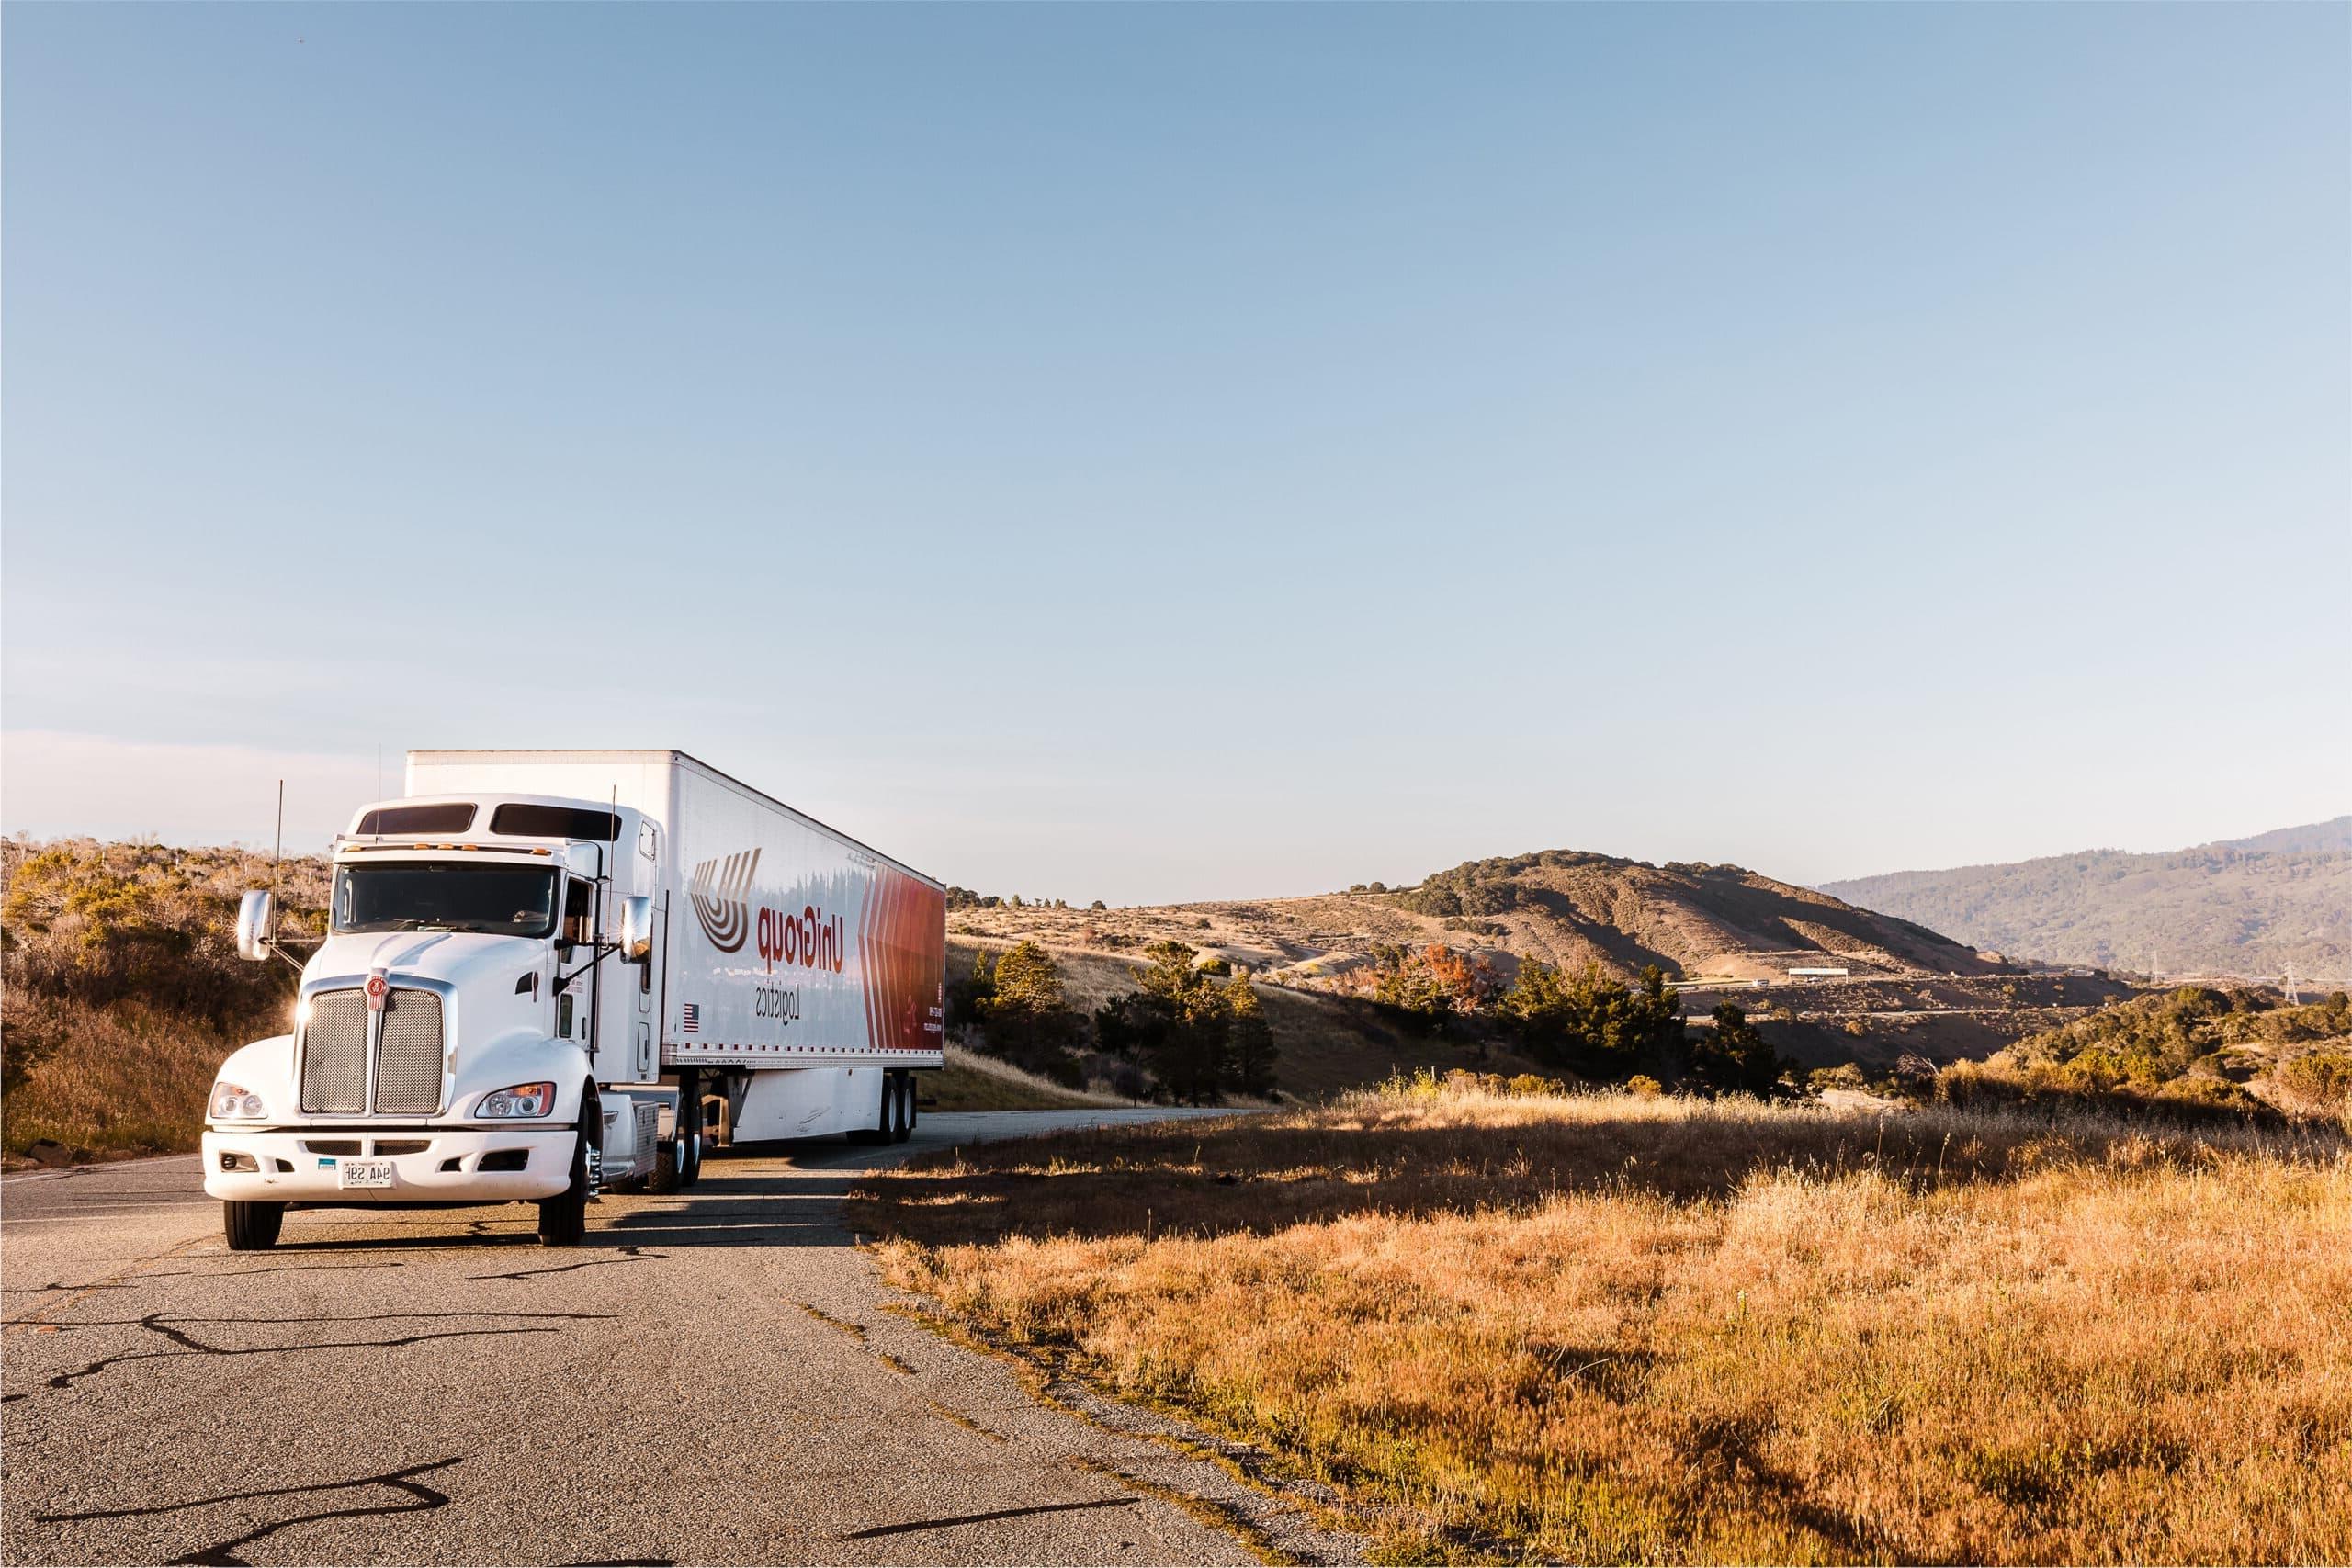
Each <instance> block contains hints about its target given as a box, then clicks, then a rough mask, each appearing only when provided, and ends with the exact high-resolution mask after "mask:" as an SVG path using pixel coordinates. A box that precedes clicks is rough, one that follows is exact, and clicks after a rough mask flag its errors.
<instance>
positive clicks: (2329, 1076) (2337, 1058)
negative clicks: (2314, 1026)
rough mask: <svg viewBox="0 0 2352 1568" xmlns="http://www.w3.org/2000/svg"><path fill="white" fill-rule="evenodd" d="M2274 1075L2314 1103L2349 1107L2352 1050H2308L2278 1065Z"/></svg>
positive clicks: (2282, 1083)
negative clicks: (2283, 1064)
mask: <svg viewBox="0 0 2352 1568" xmlns="http://www.w3.org/2000/svg"><path fill="white" fill-rule="evenodd" d="M2343 994H2344V993H2343V992H2341V991H2338V992H2337V993H2336V996H2337V997H2341V996H2342V995H2343ZM2277 1076H2278V1083H2279V1085H2280V1086H2281V1087H2282V1088H2284V1089H2289V1090H2290V1091H2292V1092H2293V1093H2295V1094H2297V1095H2300V1096H2301V1097H2302V1098H2303V1099H2305V1100H2311V1101H2312V1102H2313V1103H2314V1104H2317V1105H2323V1106H2325V1107H2327V1108H2328V1109H2330V1110H2334V1111H2342V1110H2347V1109H2352V1051H2347V1050H2323V1051H2309V1052H2306V1053H2304V1054H2303V1055H2300V1056H2297V1057H2295V1058H2294V1059H2293V1060H2291V1061H2290V1062H2288V1063H2287V1064H2286V1065H2285V1066H2281V1067H2280V1068H2279V1069H2278V1075H2277Z"/></svg>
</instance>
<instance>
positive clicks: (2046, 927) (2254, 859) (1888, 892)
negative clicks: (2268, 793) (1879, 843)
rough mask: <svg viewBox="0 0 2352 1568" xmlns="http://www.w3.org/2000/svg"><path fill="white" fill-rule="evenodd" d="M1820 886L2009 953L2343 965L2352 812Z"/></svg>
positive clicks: (2253, 965)
mask: <svg viewBox="0 0 2352 1568" xmlns="http://www.w3.org/2000/svg"><path fill="white" fill-rule="evenodd" d="M1821 891H1822V892H1824V893H1826V894H1829V895H1831V896H1833V897H1838V898H1840V899H1844V900H1846V901H1848V902H1849V903H1852V904H1858V905H1860V906H1863V907H1864V908H1871V909H1879V910H1883V911H1885V912H1886V913H1888V914H1889V915H1892V916H1894V917H1895V918H1897V919H1904V920H1910V921H1917V922H1918V923H1920V924H1923V925H1929V926H1933V927H1934V928H1935V929H1937V930H1938V931H1949V932H1951V934H1952V935H1954V936H1956V937H1959V938H1960V939H1961V940H1962V941H1964V942H1972V943H1973V944H1975V945H1977V946H1979V947H1983V948H1986V949H1990V950H1993V951H1996V952H1999V953H2006V954H2009V955H2011V956H2025V957H2031V958H2038V959H2043V960H2047V961H2050V962H2052V963H2060V964H2089V965H2092V966H2094V967H2098V968H2126V969H2131V970H2133V971H2143V970H2149V969H2154V970H2157V971H2160V972H2163V973H2167V974H2175V975H2177V974H2199V975H2216V976H2227V975H2243V976H2275V975H2278V974H2279V973H2281V972H2282V971H2283V970H2284V969H2285V968H2286V967H2287V966H2288V965H2290V964H2292V965H2293V966H2294V970H2295V973H2296V974H2297V975H2298V976H2305V977H2318V978H2323V979H2341V978H2345V977H2347V976H2352V816H2347V817H2338V818H2335V819H2334V820H2333V821H2329V822H2321V823H2313V824H2312V825H2310V826H2308V827H2301V828H2284V829H2278V830H2277V831H2275V832H2269V833H2263V834H2260V835H2257V836H2256V837H2254V838H2250V839H2235V840H2222V841H2220V842H2217V843H2211V844H2202V845H2199V846H2198V847H2197V848H2195V849H2188V850H2179V851H2176V852H2172V853H2168V854H2126V853H2124V852H2121V851H2120V850H2085V851H2083V852H2081V853H2079V854H2071V855H2051V856H2047V857H2045V858H2043V859H2041V860H2029V861H2019V862H2017V863H2012V864H2007V865H1970V866H1959V867H1955V868H1954V869H1952V870H1949V871H1899V872H1894V873H1892V874H1888V875H1884V876H1868V877H1860V878H1858V879H1856V880H1853V881H1849V882H1831V883H1825V884H1824V885H1823V886H1822V888H1821Z"/></svg>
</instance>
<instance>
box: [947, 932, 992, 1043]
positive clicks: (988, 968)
mask: <svg viewBox="0 0 2352 1568" xmlns="http://www.w3.org/2000/svg"><path fill="white" fill-rule="evenodd" d="M995 995H996V961H995V960H994V959H992V958H990V957H989V953H988V949H986V948H982V949H980V951H979V952H978V953H974V954H973V955H972V972H971V973H970V974H969V975H967V976H965V977H964V978H963V979H961V980H950V981H948V982H947V1027H948V1030H949V1031H950V1032H956V1033H960V1032H964V1031H966V1030H971V1029H978V1028H979V1027H980V1026H981V1025H982V1024H983V1023H984V1022H985V1021H987V1018H988V1004H989V998H991V997H993V996H995Z"/></svg>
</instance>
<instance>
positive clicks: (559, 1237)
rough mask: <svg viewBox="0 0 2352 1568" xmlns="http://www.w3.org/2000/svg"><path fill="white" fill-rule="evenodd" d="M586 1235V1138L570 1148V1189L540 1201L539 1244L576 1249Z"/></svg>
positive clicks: (581, 1138)
mask: <svg viewBox="0 0 2352 1568" xmlns="http://www.w3.org/2000/svg"><path fill="white" fill-rule="evenodd" d="M587 1234H588V1134H585V1133H582V1134H580V1141H579V1142H578V1143H576V1144H574V1145H571V1186H569V1187H567V1188H565V1189H564V1190H562V1191H560V1192H559V1193H557V1194H556V1195H555V1196H554V1197H552V1198H542V1199H540V1200H539V1244H540V1245H541V1246H542V1247H577V1246H579V1245H580V1240H581V1238H582V1236H584V1235H587Z"/></svg>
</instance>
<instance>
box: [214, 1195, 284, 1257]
mask: <svg viewBox="0 0 2352 1568" xmlns="http://www.w3.org/2000/svg"><path fill="white" fill-rule="evenodd" d="M285 1223H286V1205H285V1204H283V1203H246V1202H240V1201H237V1200H235V1199H229V1200H226V1201H223V1202H222V1203H221V1205H220V1229H221V1232H222V1234H223V1235H227V1236H228V1238H229V1250H230V1251H232V1252H266V1251H268V1250H269V1249H270V1248H271V1247H276V1246H277V1228H278V1226H280V1225H281V1224H285Z"/></svg>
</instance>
